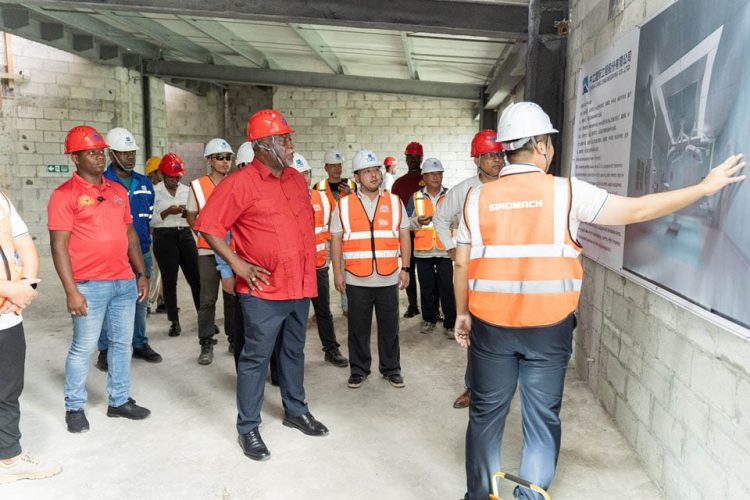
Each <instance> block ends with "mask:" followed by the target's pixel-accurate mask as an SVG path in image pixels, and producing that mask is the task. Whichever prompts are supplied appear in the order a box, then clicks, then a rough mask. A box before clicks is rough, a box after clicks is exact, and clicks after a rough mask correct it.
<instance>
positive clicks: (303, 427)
mask: <svg viewBox="0 0 750 500" xmlns="http://www.w3.org/2000/svg"><path fill="white" fill-rule="evenodd" d="M284 425H285V426H287V427H294V428H295V429H299V430H300V431H302V432H303V433H305V434H307V435H308V436H326V435H328V427H326V426H325V425H323V424H321V423H320V422H318V421H317V420H315V417H313V416H312V415H310V412H309V411H308V412H307V413H305V414H303V415H300V416H299V417H284Z"/></svg>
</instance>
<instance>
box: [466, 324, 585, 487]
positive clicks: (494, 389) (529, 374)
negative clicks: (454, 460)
mask: <svg viewBox="0 0 750 500" xmlns="http://www.w3.org/2000/svg"><path fill="white" fill-rule="evenodd" d="M574 328H575V316H574V315H573V314H571V315H570V316H568V317H567V318H566V319H565V320H563V321H562V322H560V323H558V324H557V325H553V326H548V327H540V328H499V327H496V326H491V325H488V324H487V323H484V322H482V321H480V320H479V319H477V318H476V317H474V316H472V319H471V334H470V339H471V344H470V346H469V355H470V357H471V370H470V377H471V403H470V405H469V426H468V428H467V430H466V479H467V488H468V494H467V496H466V499H467V500H480V499H481V500H487V497H488V495H489V492H490V491H491V479H492V475H493V474H494V473H495V472H497V471H500V470H502V463H501V460H500V448H501V446H502V443H503V430H504V427H505V418H506V417H507V415H508V410H509V409H510V402H511V400H512V399H513V393H515V391H516V385H518V386H519V390H520V392H521V419H522V431H523V449H522V450H521V467H520V470H519V473H518V475H519V476H520V477H521V478H523V479H525V480H527V481H530V482H532V483H535V484H537V485H539V486H541V487H542V488H544V489H547V488H549V485H550V484H551V483H552V479H553V478H554V476H555V467H556V466H557V457H558V454H559V452H560V431H561V429H560V406H561V405H562V395H563V386H564V384H565V371H566V369H567V368H568V361H569V360H570V354H571V352H572V344H573V329H574ZM515 494H516V498H522V499H528V500H532V499H533V500H539V499H541V498H542V497H541V495H539V494H537V493H534V492H532V491H530V490H526V489H520V488H517V489H516V492H515Z"/></svg>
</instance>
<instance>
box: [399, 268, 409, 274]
mask: <svg viewBox="0 0 750 500" xmlns="http://www.w3.org/2000/svg"><path fill="white" fill-rule="evenodd" d="M401 270H402V271H406V272H407V273H408V272H409V271H411V267H402V268H401Z"/></svg>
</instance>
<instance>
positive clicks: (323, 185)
mask: <svg viewBox="0 0 750 500" xmlns="http://www.w3.org/2000/svg"><path fill="white" fill-rule="evenodd" d="M341 182H346V183H347V184H348V185H349V188H350V189H351V190H352V193H353V192H355V191H356V190H357V183H356V182H354V181H353V180H351V179H342V180H341ZM315 189H316V190H317V191H320V192H321V193H325V195H326V197H327V198H328V203H330V204H331V206H332V207H335V206H336V197H335V196H333V191H331V186H330V185H329V184H328V179H323V180H322V181H320V182H318V183H317V184H315Z"/></svg>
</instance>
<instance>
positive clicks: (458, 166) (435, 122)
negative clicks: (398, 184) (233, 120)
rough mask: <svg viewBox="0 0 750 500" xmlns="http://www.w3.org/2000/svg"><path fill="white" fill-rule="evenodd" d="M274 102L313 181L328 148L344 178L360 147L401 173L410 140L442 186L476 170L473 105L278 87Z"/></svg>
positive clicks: (318, 176)
mask: <svg viewBox="0 0 750 500" xmlns="http://www.w3.org/2000/svg"><path fill="white" fill-rule="evenodd" d="M273 104H274V106H275V107H276V109H278V110H279V111H281V112H282V113H284V114H285V115H286V117H287V119H288V121H289V124H290V125H291V126H292V128H294V129H295V130H296V131H297V132H296V133H295V134H294V144H295V147H296V149H297V151H298V152H299V153H301V154H302V155H303V156H304V157H305V158H307V160H308V162H309V163H310V165H311V166H312V168H313V179H314V180H318V179H321V178H325V177H326V174H325V171H324V170H323V155H324V154H325V151H326V150H327V149H329V148H331V147H337V148H339V150H340V151H341V153H342V154H343V155H344V175H345V176H346V177H350V176H351V160H352V157H353V156H354V154H355V153H356V152H357V151H359V150H360V149H371V150H373V151H374V152H375V154H376V155H378V158H380V160H381V161H382V160H383V159H384V158H385V157H386V156H394V157H395V158H396V159H397V160H398V161H399V167H398V169H397V175H396V176H397V177H398V176H400V175H403V174H404V173H406V163H405V159H404V154H403V153H404V148H405V147H406V145H407V144H408V143H409V142H411V141H419V142H420V143H422V145H423V146H424V154H425V158H428V157H435V158H438V159H439V160H440V161H441V162H442V163H443V165H444V166H445V168H446V173H445V175H444V184H445V185H446V186H453V185H455V184H457V183H458V182H459V181H461V180H463V179H465V178H466V177H469V176H470V175H473V174H474V173H475V172H476V168H475V166H474V163H473V161H472V159H471V158H470V157H469V150H470V143H471V139H472V137H473V136H474V134H475V133H476V132H477V130H478V123H477V122H475V121H474V104H473V103H472V102H468V101H458V100H449V99H430V98H421V97H413V96H401V95H387V94H371V93H362V92H345V91H333V90H307V89H292V88H284V87H281V88H277V89H276V90H275V93H274V97H273ZM245 119H247V118H245Z"/></svg>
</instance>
